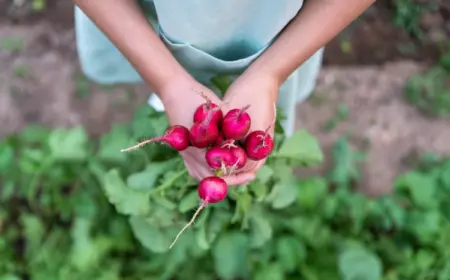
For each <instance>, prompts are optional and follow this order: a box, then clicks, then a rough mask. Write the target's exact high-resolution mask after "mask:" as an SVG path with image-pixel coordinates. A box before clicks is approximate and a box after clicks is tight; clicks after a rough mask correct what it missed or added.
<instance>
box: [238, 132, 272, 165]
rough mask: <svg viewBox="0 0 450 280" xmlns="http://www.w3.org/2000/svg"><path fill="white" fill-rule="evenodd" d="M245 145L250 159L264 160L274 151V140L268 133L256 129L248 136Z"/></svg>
mask: <svg viewBox="0 0 450 280" xmlns="http://www.w3.org/2000/svg"><path fill="white" fill-rule="evenodd" d="M244 146H245V152H246V154H247V156H248V158H249V159H252V160H262V159H265V158H266V157H268V156H269V155H270V153H271V152H272V149H273V140H272V137H271V136H270V135H269V134H268V133H266V132H264V131H261V130H256V131H253V132H251V133H250V134H249V135H248V136H247V137H246V139H245V144H244Z"/></svg>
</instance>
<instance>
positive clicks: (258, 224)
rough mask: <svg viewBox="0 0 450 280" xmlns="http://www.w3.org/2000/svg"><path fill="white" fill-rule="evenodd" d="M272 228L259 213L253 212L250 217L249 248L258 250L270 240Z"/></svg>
mask: <svg viewBox="0 0 450 280" xmlns="http://www.w3.org/2000/svg"><path fill="white" fill-rule="evenodd" d="M272 233H273V231H272V226H271V225H270V223H269V221H268V220H267V219H266V218H265V217H264V216H263V214H261V213H259V212H255V211H254V212H253V213H252V215H251V216H250V235H251V247H252V248H259V247H261V246H263V245H264V244H266V242H268V241H269V240H270V239H272Z"/></svg>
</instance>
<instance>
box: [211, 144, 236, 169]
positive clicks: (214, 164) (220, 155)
mask: <svg viewBox="0 0 450 280" xmlns="http://www.w3.org/2000/svg"><path fill="white" fill-rule="evenodd" d="M205 159H206V163H208V166H209V167H211V168H213V169H218V168H222V167H231V166H232V165H233V154H232V153H231V151H230V150H228V149H226V148H221V147H213V148H211V149H209V150H208V151H207V152H206V154H205Z"/></svg>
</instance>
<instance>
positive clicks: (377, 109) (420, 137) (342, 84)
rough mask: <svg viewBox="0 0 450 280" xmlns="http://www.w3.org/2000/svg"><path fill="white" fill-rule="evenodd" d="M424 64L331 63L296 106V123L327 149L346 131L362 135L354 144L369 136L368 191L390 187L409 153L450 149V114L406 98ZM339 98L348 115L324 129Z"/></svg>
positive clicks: (359, 143) (338, 102)
mask: <svg viewBox="0 0 450 280" xmlns="http://www.w3.org/2000/svg"><path fill="white" fill-rule="evenodd" d="M421 69H423V66H422V65H419V64H417V63H415V62H412V61H404V62H397V63H388V64H384V65H382V66H365V67H327V68H325V69H323V70H322V72H321V75H320V78H319V81H318V86H317V91H316V93H315V94H314V96H313V97H312V98H310V99H309V100H308V102H306V103H304V104H301V105H299V106H298V122H297V125H298V127H306V128H307V129H309V130H310V131H311V132H312V133H313V134H314V135H315V136H317V137H319V139H320V142H321V144H322V145H323V147H324V148H325V149H326V150H329V149H330V147H331V145H332V144H333V143H334V142H335V141H336V140H337V139H338V138H339V137H341V136H342V135H344V134H345V133H347V132H350V133H351V134H353V135H354V136H355V137H354V139H357V140H358V141H355V142H354V144H355V145H356V146H360V148H361V142H365V141H367V142H368V143H369V145H368V149H367V153H368V158H367V161H366V164H365V166H364V173H365V174H364V175H365V176H364V178H365V180H366V181H365V182H363V184H362V185H363V186H364V190H365V191H367V192H369V193H383V192H386V191H388V190H389V187H390V186H391V181H392V180H393V179H394V177H395V175H397V174H398V173H399V172H401V171H403V170H404V169H405V166H404V160H403V159H405V158H407V157H408V156H409V155H410V154H411V153H415V152H419V153H420V152H435V153H438V154H447V155H450V145H449V143H450V118H447V119H430V118H427V117H425V116H423V115H422V114H420V113H419V112H418V111H417V110H416V108H414V107H412V106H410V104H408V103H406V102H405V100H404V95H403V85H404V84H405V82H406V80H407V79H408V78H409V77H410V76H411V75H413V74H415V73H418V72H419V71H421ZM317 100H320V102H317ZM318 103H319V105H318ZM341 104H345V106H347V108H348V109H349V111H350V114H349V117H348V119H347V120H346V121H343V122H341V123H340V124H339V125H338V126H337V127H336V128H335V129H334V130H332V131H331V132H324V131H323V130H322V127H323V125H324V124H325V123H326V122H327V121H328V120H329V119H330V118H332V117H333V115H334V114H335V111H336V109H337V107H338V106H339V105H341ZM361 139H362V140H363V141H360V140H361ZM364 140H365V141H364Z"/></svg>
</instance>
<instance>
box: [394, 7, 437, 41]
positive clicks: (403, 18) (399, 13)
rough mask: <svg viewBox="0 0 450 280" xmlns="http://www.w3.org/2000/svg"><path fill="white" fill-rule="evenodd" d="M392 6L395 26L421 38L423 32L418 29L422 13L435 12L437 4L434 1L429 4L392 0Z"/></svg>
mask: <svg viewBox="0 0 450 280" xmlns="http://www.w3.org/2000/svg"><path fill="white" fill-rule="evenodd" d="M393 4H394V10H395V14H394V22H395V24H396V25H398V26H400V27H402V28H403V29H405V30H406V32H408V33H409V34H410V35H412V36H414V37H416V38H422V37H423V30H422V28H421V27H420V19H421V17H422V15H423V14H424V13H426V12H428V11H433V10H435V9H436V8H437V2H436V1H435V0H432V1H429V2H425V1H415V0H413V1H411V0H393Z"/></svg>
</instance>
